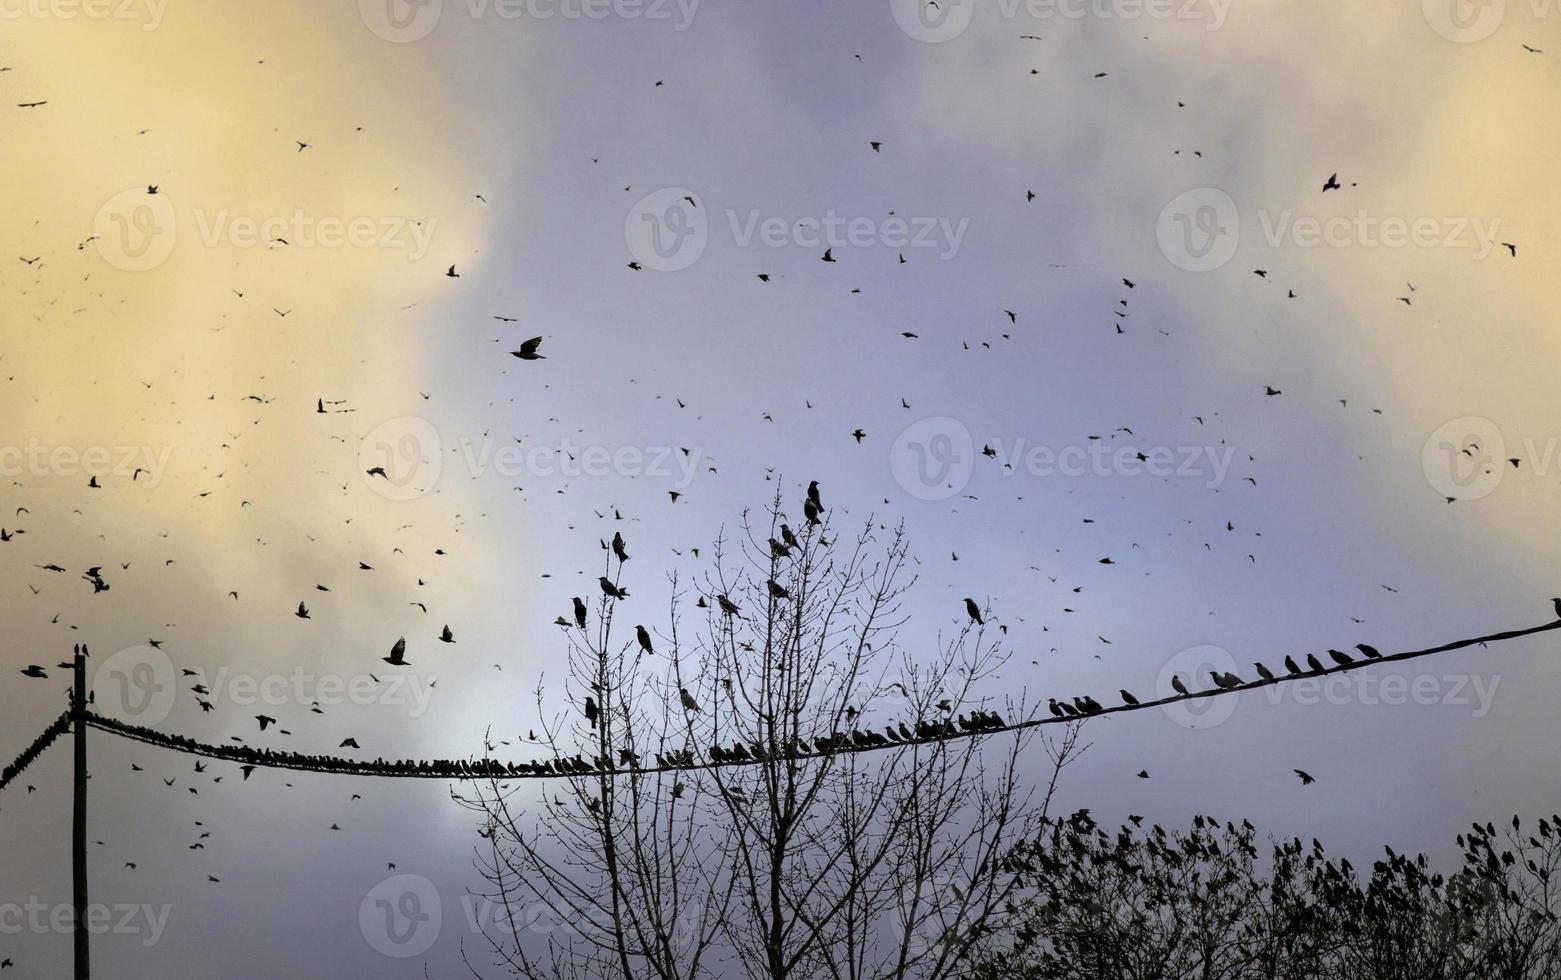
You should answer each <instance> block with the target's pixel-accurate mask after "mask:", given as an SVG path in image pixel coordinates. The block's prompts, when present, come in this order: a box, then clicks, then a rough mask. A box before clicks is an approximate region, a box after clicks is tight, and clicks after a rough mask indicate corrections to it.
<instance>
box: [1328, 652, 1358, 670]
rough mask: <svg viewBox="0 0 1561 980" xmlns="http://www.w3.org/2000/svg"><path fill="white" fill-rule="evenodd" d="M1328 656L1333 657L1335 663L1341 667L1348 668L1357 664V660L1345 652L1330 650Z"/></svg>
mask: <svg viewBox="0 0 1561 980" xmlns="http://www.w3.org/2000/svg"><path fill="white" fill-rule="evenodd" d="M1328 656H1330V657H1332V658H1333V662H1334V663H1336V664H1338V665H1339V666H1340V667H1345V666H1348V665H1350V664H1352V663H1354V662H1355V658H1354V657H1351V656H1350V655H1349V654H1347V653H1345V652H1344V651H1343V650H1332V649H1330V650H1329V651H1328Z"/></svg>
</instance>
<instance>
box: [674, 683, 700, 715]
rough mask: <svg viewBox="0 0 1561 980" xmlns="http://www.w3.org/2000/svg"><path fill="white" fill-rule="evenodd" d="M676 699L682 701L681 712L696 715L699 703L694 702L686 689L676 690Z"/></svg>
mask: <svg viewBox="0 0 1561 980" xmlns="http://www.w3.org/2000/svg"><path fill="white" fill-rule="evenodd" d="M678 697H679V698H681V699H682V701H683V710H684V711H692V712H695V713H698V711H699V702H698V701H695V700H694V696H693V695H692V694H690V693H688V688H686V687H680V688H678Z"/></svg>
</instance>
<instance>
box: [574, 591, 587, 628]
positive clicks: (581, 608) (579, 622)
mask: <svg viewBox="0 0 1561 980" xmlns="http://www.w3.org/2000/svg"><path fill="white" fill-rule="evenodd" d="M574 603H575V625H576V626H578V627H580V628H581V629H585V602H584V601H582V600H581V598H580V597H579V596H575V598H574Z"/></svg>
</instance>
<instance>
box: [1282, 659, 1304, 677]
mask: <svg viewBox="0 0 1561 980" xmlns="http://www.w3.org/2000/svg"><path fill="white" fill-rule="evenodd" d="M1285 669H1286V670H1288V671H1289V672H1290V673H1292V674H1299V673H1300V672H1301V666H1300V664H1297V663H1296V662H1295V658H1294V657H1286V658H1285Z"/></svg>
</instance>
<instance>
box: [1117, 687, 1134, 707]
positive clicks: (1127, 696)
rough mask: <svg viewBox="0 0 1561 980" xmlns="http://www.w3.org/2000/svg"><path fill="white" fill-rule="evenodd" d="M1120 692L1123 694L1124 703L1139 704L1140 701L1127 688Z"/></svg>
mask: <svg viewBox="0 0 1561 980" xmlns="http://www.w3.org/2000/svg"><path fill="white" fill-rule="evenodd" d="M1120 693H1121V695H1122V703H1124V704H1137V703H1138V699H1137V698H1135V697H1133V695H1132V693H1131V692H1129V691H1128V690H1127V689H1126V688H1123V689H1122V691H1121V692H1120Z"/></svg>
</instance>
